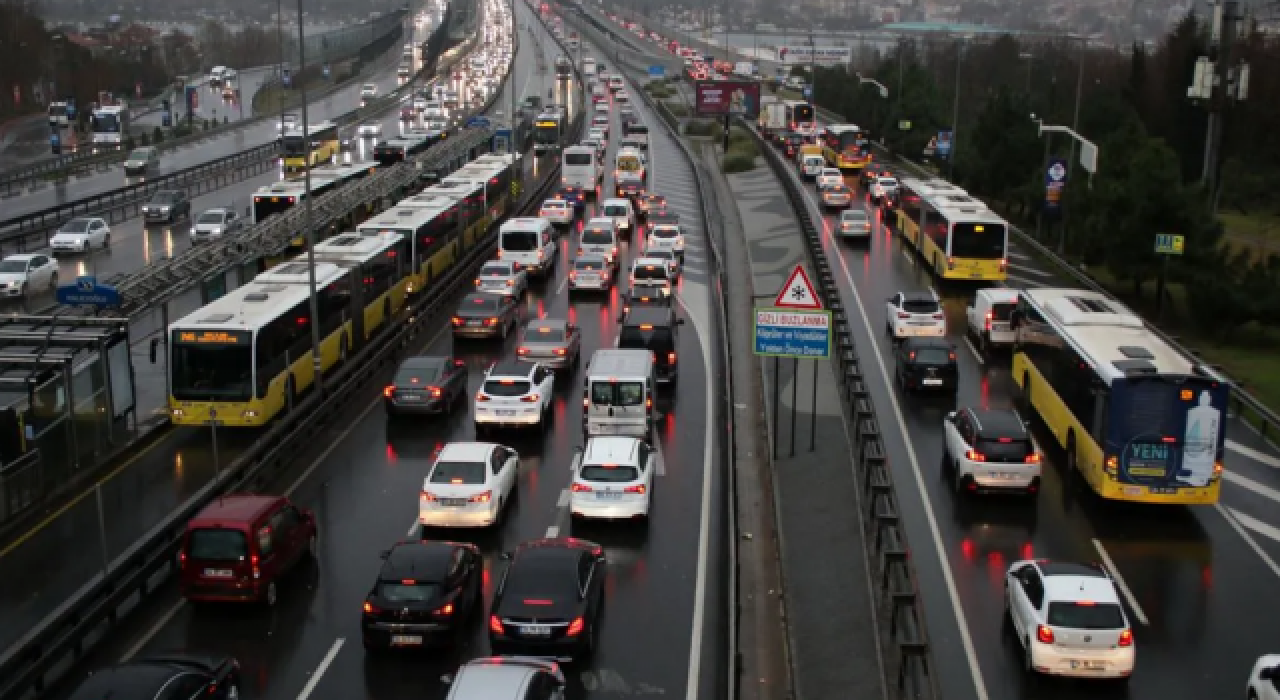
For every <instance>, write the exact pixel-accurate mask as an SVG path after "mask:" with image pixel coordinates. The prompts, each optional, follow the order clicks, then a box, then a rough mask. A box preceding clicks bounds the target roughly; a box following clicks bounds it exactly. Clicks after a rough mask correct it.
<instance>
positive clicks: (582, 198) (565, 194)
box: [551, 185, 587, 214]
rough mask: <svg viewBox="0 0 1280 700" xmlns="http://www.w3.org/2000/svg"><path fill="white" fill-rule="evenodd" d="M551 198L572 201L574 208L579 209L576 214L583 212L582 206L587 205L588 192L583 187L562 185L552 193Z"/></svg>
mask: <svg viewBox="0 0 1280 700" xmlns="http://www.w3.org/2000/svg"><path fill="white" fill-rule="evenodd" d="M551 198H552V199H563V200H564V201H566V202H571V203H572V204H573V208H574V209H575V210H577V211H576V214H581V213H582V208H583V207H585V206H586V205H587V194H586V193H585V192H583V191H582V188H581V187H574V186H573V185H561V186H560V189H558V190H556V193H555V194H553V195H551Z"/></svg>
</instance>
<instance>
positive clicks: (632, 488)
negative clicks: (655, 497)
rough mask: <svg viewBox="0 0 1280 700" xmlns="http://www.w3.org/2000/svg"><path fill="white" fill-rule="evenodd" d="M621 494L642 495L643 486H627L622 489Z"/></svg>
mask: <svg viewBox="0 0 1280 700" xmlns="http://www.w3.org/2000/svg"><path fill="white" fill-rule="evenodd" d="M622 492H623V493H638V494H641V495H644V484H636V485H635V486H628V487H626V488H625V489H622Z"/></svg>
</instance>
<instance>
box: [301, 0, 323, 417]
mask: <svg viewBox="0 0 1280 700" xmlns="http://www.w3.org/2000/svg"><path fill="white" fill-rule="evenodd" d="M305 28H306V22H305V21H304V20H303V17H302V0H298V72H299V74H300V75H301V73H302V71H303V70H305V66H306V65H307V56H306V50H307V41H306V35H305V34H304V32H305ZM298 89H299V91H300V96H301V98H302V154H303V161H304V162H303V171H302V188H303V191H304V192H306V197H305V199H306V201H305V202H303V212H304V213H303V216H302V229H303V232H304V233H305V234H306V240H307V285H308V287H309V289H308V295H307V296H308V297H309V299H308V301H309V305H310V308H311V370H312V372H313V374H314V377H313V379H314V381H315V384H316V389H317V390H318V391H321V392H323V391H324V373H323V371H322V370H323V369H324V362H323V360H322V359H321V357H320V323H319V321H320V309H319V304H318V303H317V301H316V232H315V229H314V226H313V219H312V216H313V211H312V207H311V204H312V200H313V199H314V198H313V197H312V196H311V134H310V132H309V129H310V127H309V125H308V122H307V81H306V80H300V81H299V85H298Z"/></svg>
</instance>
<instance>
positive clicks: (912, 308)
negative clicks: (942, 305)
mask: <svg viewBox="0 0 1280 700" xmlns="http://www.w3.org/2000/svg"><path fill="white" fill-rule="evenodd" d="M902 310H903V311H906V312H908V313H913V314H932V313H937V312H938V302H936V301H931V300H929V299H908V300H906V301H904V302H902Z"/></svg>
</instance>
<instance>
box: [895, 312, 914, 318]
mask: <svg viewBox="0 0 1280 700" xmlns="http://www.w3.org/2000/svg"><path fill="white" fill-rule="evenodd" d="M898 318H911V314H909V313H907V312H906V311H899V312H898Z"/></svg>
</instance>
